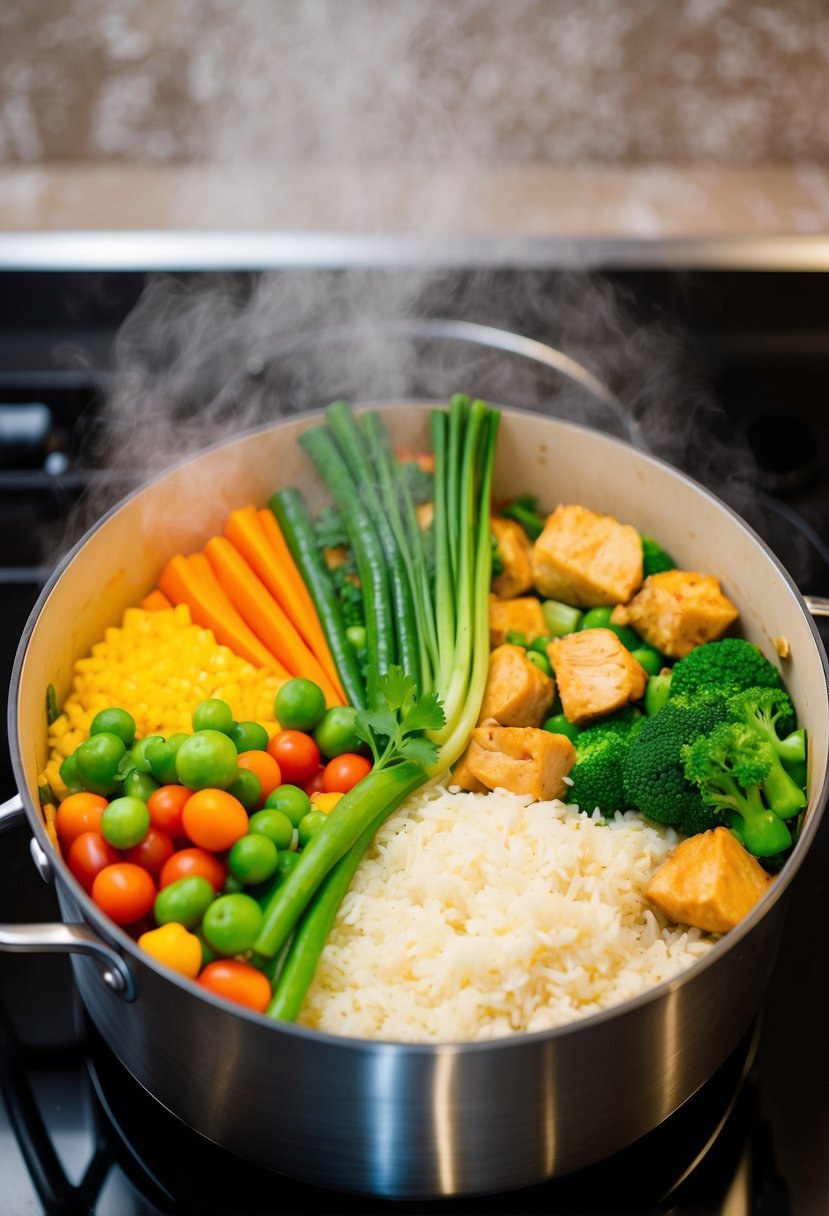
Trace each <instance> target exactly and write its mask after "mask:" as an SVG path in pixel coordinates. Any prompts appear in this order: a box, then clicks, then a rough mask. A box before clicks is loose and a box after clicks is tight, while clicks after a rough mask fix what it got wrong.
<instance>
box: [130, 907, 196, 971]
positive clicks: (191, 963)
mask: <svg viewBox="0 0 829 1216" xmlns="http://www.w3.org/2000/svg"><path fill="white" fill-rule="evenodd" d="M138 945H139V946H140V947H141V949H142V950H144V951H146V953H147V954H149V955H150V956H151V957H152V958H154V959H155V960H156V962H159V963H163V964H164V966H165V967H169V968H170V969H171V970H172V971H177V972H178V973H179V975H186V976H187V978H188V979H189V980H194V979H195V978H196V976H197V975H198V974H199V971H201V964H202V951H201V942H200V941H199V939H198V938H197V937H196V935H195V933H188V931H187V930H186V929H185V927H184V925H180V924H179V923H178V922H177V921H170V923H169V924H168V925H162V926H161V928H160V929H150V930H148V931H147V932H146V933H142V934H141V936H140V937H139V939H138Z"/></svg>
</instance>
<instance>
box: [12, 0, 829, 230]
mask: <svg viewBox="0 0 829 1216" xmlns="http://www.w3.org/2000/svg"><path fill="white" fill-rule="evenodd" d="M828 82H829V6H827V5H826V4H825V3H822V2H819V0H797V2H795V3H783V2H775V3H748V2H746V0H679V2H677V3H674V2H672V0H581V2H580V3H579V2H578V0H573V2H570V3H566V2H564V0H236V2H235V3H234V2H232V0H141V2H133V0H3V4H2V6H0V225H5V226H6V227H12V228H20V227H52V226H61V225H62V224H68V225H69V226H73V227H91V226H99V225H103V226H107V227H123V226H144V225H149V226H162V227H163V226H191V225H192V226H203V227H204V226H206V227H211V226H223V227H234V226H245V227H251V226H252V227H280V226H281V227H300V228H301V227H310V228H314V227H347V228H369V229H371V228H386V229H391V230H394V229H399V228H406V229H417V228H425V229H428V230H430V231H434V230H441V229H443V230H450V231H455V230H470V231H487V230H497V231H501V230H508V231H545V232H552V233H555V232H579V231H586V232H590V231H601V232H610V233H613V232H619V233H620V234H633V235H640V236H641V235H648V234H650V233H653V234H654V235H661V234H665V233H666V232H667V233H670V232H683V233H686V232H688V233H691V232H695V231H705V232H727V231H751V232H758V231H775V232H779V231H819V230H824V229H826V228H827V227H828V226H829V117H827V116H829V107H828V106H827V97H828V96H829V87H828Z"/></svg>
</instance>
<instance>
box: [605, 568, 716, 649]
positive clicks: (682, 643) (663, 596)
mask: <svg viewBox="0 0 829 1216" xmlns="http://www.w3.org/2000/svg"><path fill="white" fill-rule="evenodd" d="M738 616H739V612H738V610H737V608H736V607H735V605H734V604H732V602H731V600H730V599H729V598H728V596H726V595H723V593H722V591H721V590H720V584H719V583H718V581H717V580H716V579H715V578H714V577H713V575H710V574H695V573H694V572H693V571H689V570H665V571H664V572H663V573H661V574H652V575H651V576H650V578H646V579H645V582H644V584H643V586H642V589H641V591H640V592H639V593H638V595H636V596H634V598H633V599H632V600H631V601H630V603H629V604H619V605H618V606H617V607H616V608H614V610H613V615H612V617H611V618H610V619H611V620H612V621H613V623H614V624H615V625H632V626H633V628H634V629H635V630H636V631H637V633H640V634H641V635H642V637H643V638H644V639H645V641H646V642H647V643H648V645H649V646H655V647H656V649H657V650H661V651H662V653H663V654H667V655H670V656H671V658H674V659H684V658H685V656H686V655H687V654H690V653H691V651H692V650H693V649H694V647H695V646H699V645H700V644H701V643H702V642H713V641H715V640H716V639H717V638H719V637H722V635H723V634H724V633H725V631H726V629H727V628H728V626H729V625H731V624H733V623H734V621H736V619H737V617H738Z"/></svg>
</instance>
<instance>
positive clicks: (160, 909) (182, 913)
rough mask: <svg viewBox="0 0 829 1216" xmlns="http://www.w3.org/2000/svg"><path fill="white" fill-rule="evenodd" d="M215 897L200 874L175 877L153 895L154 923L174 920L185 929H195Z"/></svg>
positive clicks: (211, 888)
mask: <svg viewBox="0 0 829 1216" xmlns="http://www.w3.org/2000/svg"><path fill="white" fill-rule="evenodd" d="M215 897H216V892H215V891H214V890H213V887H212V886H211V885H210V883H209V882H208V881H207V879H206V878H202V876H201V875H200V874H191V875H190V876H189V878H177V879H176V881H175V882H171V883H170V884H169V886H167V887H162V889H161V890H160V891H159V893H158V895H156V897H155V903H154V904H153V915H154V916H155V920H156V924H158V925H169V924H172V923H173V921H176V922H177V923H178V924H180V925H184V927H185V929H195V928H196V926H197V925H198V924H199V922H200V921H201V918H202V917H203V916H204V914H205V912H206V911H207V909H208V908H209V907H210V905H211V904H212V903H213V900H214V899H215Z"/></svg>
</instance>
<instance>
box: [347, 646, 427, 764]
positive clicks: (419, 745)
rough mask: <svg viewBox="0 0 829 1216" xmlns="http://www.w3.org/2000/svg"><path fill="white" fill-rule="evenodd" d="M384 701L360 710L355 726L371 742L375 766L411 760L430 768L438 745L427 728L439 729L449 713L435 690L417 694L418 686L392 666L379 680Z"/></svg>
mask: <svg viewBox="0 0 829 1216" xmlns="http://www.w3.org/2000/svg"><path fill="white" fill-rule="evenodd" d="M379 696H380V700H381V702H382V704H379V705H378V706H377V707H376V708H374V709H361V710H360V712H359V713H358V714H357V718H356V721H355V726H356V730H357V734H358V735H359V736H360V738H361V739H362V740H363V741H364V742H365V743H367V744H368V745H369V747H370V748H371V753H372V755H373V756H374V765H375V768H378V769H380V768H388V767H389V765H391V764H394V763H395V762H396V761H398V760H410V761H412V762H413V763H414V764H420V765H421V767H422V768H424V769H427V768H429V766H430V765H432V764H434V763H435V761H436V760H437V758H438V746H437V744H436V743H433V742H432V740H431V739H427V738H425V737H424V732H425V731H427V730H440V728H441V727H442V726H444V725H445V723H446V715H445V714H444V712H443V707H442V706H441V703H440V701H439V700H438V695H437V693H435V692H427V693H423V694H422V695H421V696H420V698H418V696H417V686H416V684H415V682H414V680H413V679H412V678H411V676H407V675H406V674H405V672H404V671H403V668H402V667H397V666H394V667H390V668H389V670H388V671H387V672H386V674H385V675H384V676H382V677H381V680H380V688H379Z"/></svg>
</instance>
